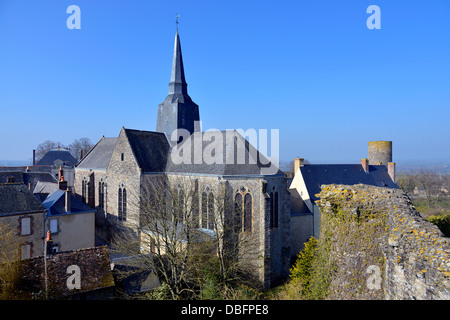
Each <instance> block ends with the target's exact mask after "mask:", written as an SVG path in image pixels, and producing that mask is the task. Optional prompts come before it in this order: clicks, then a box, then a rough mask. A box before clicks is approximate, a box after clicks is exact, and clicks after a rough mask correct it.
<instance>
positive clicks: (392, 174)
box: [387, 162, 395, 182]
mask: <svg viewBox="0 0 450 320" xmlns="http://www.w3.org/2000/svg"><path fill="white" fill-rule="evenodd" d="M387 167H388V173H389V176H390V177H391V179H392V181H394V182H395V162H388V165H387Z"/></svg>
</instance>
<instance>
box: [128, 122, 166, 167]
mask: <svg viewBox="0 0 450 320" xmlns="http://www.w3.org/2000/svg"><path fill="white" fill-rule="evenodd" d="M124 130H125V134H126V136H127V138H128V141H129V143H130V147H131V149H132V151H133V154H134V157H135V158H136V161H137V163H138V165H139V167H140V168H141V169H142V171H143V172H163V171H164V167H165V164H166V161H167V156H168V154H169V149H170V146H169V142H168V141H167V138H166V135H165V134H164V133H161V132H154V131H142V130H133V129H125V128H124Z"/></svg>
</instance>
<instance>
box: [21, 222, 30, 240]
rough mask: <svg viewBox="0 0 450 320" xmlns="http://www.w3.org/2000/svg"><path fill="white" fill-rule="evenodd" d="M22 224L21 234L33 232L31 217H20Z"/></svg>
mask: <svg viewBox="0 0 450 320" xmlns="http://www.w3.org/2000/svg"><path fill="white" fill-rule="evenodd" d="M20 224H21V231H22V232H21V235H22V236H26V235H29V234H31V218H22V219H20Z"/></svg>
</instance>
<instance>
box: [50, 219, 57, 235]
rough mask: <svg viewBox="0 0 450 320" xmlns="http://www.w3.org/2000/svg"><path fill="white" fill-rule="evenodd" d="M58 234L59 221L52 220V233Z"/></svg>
mask: <svg viewBox="0 0 450 320" xmlns="http://www.w3.org/2000/svg"><path fill="white" fill-rule="evenodd" d="M57 232H58V220H56V219H52V220H50V233H57Z"/></svg>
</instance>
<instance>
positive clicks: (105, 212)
mask: <svg viewBox="0 0 450 320" xmlns="http://www.w3.org/2000/svg"><path fill="white" fill-rule="evenodd" d="M157 115H158V118H157V126H156V131H149V130H136V129H129V128H124V127H122V128H121V130H120V133H119V135H118V137H117V138H115V137H113V138H105V137H103V138H102V139H101V140H100V141H99V142H98V143H97V144H96V145H95V146H94V147H93V148H92V149H91V150H90V152H88V154H86V155H85V157H84V158H83V159H82V160H81V161H80V162H79V163H78V164H77V165H76V166H75V181H74V192H75V193H76V194H77V196H78V197H79V199H81V200H82V201H83V202H85V203H87V204H89V205H90V206H91V207H93V208H96V209H97V210H98V212H100V213H101V214H100V215H99V214H98V215H97V217H98V218H102V219H103V222H100V221H99V224H98V225H99V226H100V225H102V226H103V227H102V230H101V231H102V233H101V235H102V236H103V237H104V238H105V240H109V239H110V238H111V236H113V235H114V234H115V233H116V232H120V230H121V229H131V230H133V229H135V228H136V227H138V226H140V224H141V222H142V221H141V209H140V204H141V203H142V201H143V200H145V199H143V198H142V194H143V190H145V189H146V188H147V187H148V186H149V185H151V184H152V182H154V181H155V179H161V178H162V179H166V180H167V181H170V182H172V183H180V190H182V188H183V186H182V185H184V184H192V185H195V192H196V199H198V200H197V201H198V203H196V204H194V206H196V208H198V210H197V211H196V212H195V214H194V218H193V219H195V220H196V221H197V225H198V227H199V228H203V229H211V228H212V227H211V226H212V225H213V223H212V222H213V221H212V219H214V218H213V217H214V212H216V211H215V209H217V206H218V205H219V203H215V202H214V201H212V199H214V198H215V197H216V196H217V195H219V194H221V193H224V192H225V193H226V195H227V196H226V197H227V199H230V203H231V205H230V206H229V208H228V209H229V210H228V211H227V214H228V215H230V216H233V219H231V220H230V221H233V223H234V224H235V227H234V229H233V230H234V232H235V233H236V234H237V235H240V236H244V235H245V236H246V237H248V238H249V239H251V242H252V249H254V251H255V253H254V256H253V262H254V272H253V274H254V275H255V276H256V277H257V278H258V279H259V281H260V283H261V285H263V286H264V287H269V286H271V284H272V283H275V281H277V279H284V278H285V277H286V276H287V275H288V274H289V267H290V238H289V237H290V196H289V192H288V190H287V188H286V177H285V175H284V173H283V172H281V171H280V170H279V169H278V168H277V167H276V166H275V165H274V163H272V162H270V161H268V159H266V157H265V156H264V155H263V154H261V153H260V152H259V151H258V150H257V149H256V148H255V147H254V146H252V144H251V143H249V142H248V141H247V140H246V139H245V138H244V137H243V136H242V135H241V134H240V133H239V132H238V131H236V130H227V131H215V132H213V131H205V132H202V131H201V128H200V124H199V120H200V116H199V107H198V105H197V104H195V103H194V102H193V101H192V99H191V97H190V96H189V95H188V92H187V83H186V79H185V73H184V66H183V59H182V54H181V44H180V37H179V34H178V31H177V32H176V35H175V44H174V55H173V63H172V72H171V79H170V83H169V93H168V95H167V96H166V98H165V100H164V102H163V103H161V104H160V105H159V107H158V110H157ZM173 138H174V139H173ZM212 142H214V147H211V146H212ZM180 150H184V152H181V153H182V154H183V156H182V158H183V159H182V161H180V162H176V161H173V158H174V157H173V156H174V155H175V154H178V153H179V152H180ZM205 154H208V155H209V156H210V158H213V161H212V162H208V161H205V159H204V158H202V156H204V155H205ZM239 156H242V159H245V161H244V163H242V162H240V158H238V157H239ZM198 158H200V162H199V161H198ZM250 159H251V160H250ZM210 160H211V159H210ZM252 160H254V161H252ZM180 181H184V182H185V183H184V182H180ZM98 229H99V228H97V231H99V230H98Z"/></svg>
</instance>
